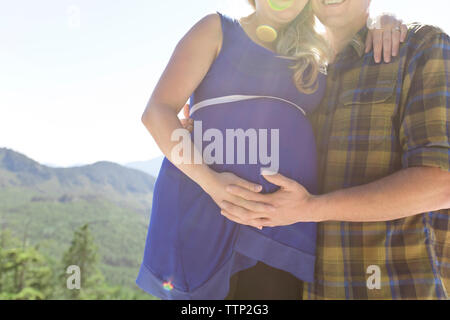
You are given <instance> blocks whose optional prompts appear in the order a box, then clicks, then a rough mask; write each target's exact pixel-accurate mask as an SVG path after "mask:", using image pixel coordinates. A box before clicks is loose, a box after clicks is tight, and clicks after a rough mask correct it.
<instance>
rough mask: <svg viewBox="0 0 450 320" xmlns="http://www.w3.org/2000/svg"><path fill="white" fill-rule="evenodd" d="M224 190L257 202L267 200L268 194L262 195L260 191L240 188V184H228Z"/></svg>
mask: <svg viewBox="0 0 450 320" xmlns="http://www.w3.org/2000/svg"><path fill="white" fill-rule="evenodd" d="M226 191H227V192H229V193H231V194H232V195H234V196H237V197H240V198H242V199H245V200H249V201H259V202H264V201H267V200H269V199H268V197H269V195H268V194H266V195H263V194H261V193H257V192H254V191H250V190H248V189H246V188H242V187H240V186H235V185H230V186H227V187H226Z"/></svg>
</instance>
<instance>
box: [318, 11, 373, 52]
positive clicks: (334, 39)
mask: <svg viewBox="0 0 450 320" xmlns="http://www.w3.org/2000/svg"><path fill="white" fill-rule="evenodd" d="M366 21H367V17H365V18H364V20H361V21H360V22H359V23H354V24H352V25H349V26H346V27H343V28H327V27H326V28H325V29H326V36H327V38H328V41H329V42H330V44H331V48H332V53H333V59H331V60H332V61H333V60H334V58H335V57H336V56H337V55H338V54H339V53H340V52H342V51H343V50H344V49H345V48H346V47H347V46H348V44H349V43H350V41H351V40H352V39H353V37H354V36H355V35H356V34H357V33H358V32H359V30H361V28H363V27H364V26H365V25H366Z"/></svg>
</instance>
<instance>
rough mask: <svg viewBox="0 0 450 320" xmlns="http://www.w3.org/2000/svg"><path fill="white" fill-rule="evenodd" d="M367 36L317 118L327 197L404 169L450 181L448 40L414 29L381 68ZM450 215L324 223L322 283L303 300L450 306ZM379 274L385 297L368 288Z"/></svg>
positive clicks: (361, 36) (345, 60)
mask: <svg viewBox="0 0 450 320" xmlns="http://www.w3.org/2000/svg"><path fill="white" fill-rule="evenodd" d="M366 35H367V28H364V29H362V30H361V31H360V32H359V33H358V34H357V35H356V36H355V37H354V38H353V40H352V42H351V44H350V45H349V46H348V47H347V48H346V49H345V50H344V51H343V52H342V53H341V54H340V55H339V56H338V58H337V59H336V62H335V63H333V64H332V65H330V66H329V68H328V84H327V93H326V95H325V98H324V100H323V102H322V104H321V106H320V107H319V108H318V109H317V111H316V112H315V113H314V114H313V115H312V116H311V121H312V122H313V124H314V127H315V130H316V137H317V145H318V151H319V177H320V184H321V192H322V193H328V192H332V191H334V190H338V189H344V188H349V187H354V186H358V185H363V184H367V183H370V182H373V181H375V180H378V179H380V178H383V177H386V176H388V175H391V174H392V173H394V172H396V171H399V170H401V169H402V168H408V167H415V166H426V167H438V168H441V169H442V170H444V171H447V172H448V171H449V162H450V145H449V132H450V129H449V128H450V125H449V114H450V100H449V95H450V90H449V86H450V83H449V72H450V39H449V37H448V36H447V35H446V34H444V33H443V32H442V31H441V30H439V29H437V28H434V27H430V26H423V25H418V24H416V25H412V26H411V28H410V31H409V35H408V40H407V41H406V42H405V44H403V46H402V48H401V52H400V54H399V56H398V57H396V58H395V59H394V60H393V61H392V62H391V63H389V64H381V65H379V64H375V63H374V61H373V54H372V53H369V54H364V40H365V37H366ZM361 210H364V208H362V209H361ZM449 213H450V212H449V210H443V211H440V212H428V213H423V214H419V215H415V216H412V217H409V218H406V219H401V220H396V221H390V222H380V223H345V222H326V223H320V224H319V230H318V238H317V245H318V249H317V262H316V281H315V283H313V284H309V285H306V286H305V289H304V298H305V299H448V295H449V294H450V233H449V229H450V228H449V227H450V215H449ZM370 266H375V267H371V268H375V269H371V268H369V267H370ZM373 270H376V271H380V272H381V273H380V279H381V288H380V289H376V288H375V289H369V287H368V286H367V282H368V280H370V279H371V278H370V277H371V274H372V273H373V272H374V271H373ZM375 276H376V274H375Z"/></svg>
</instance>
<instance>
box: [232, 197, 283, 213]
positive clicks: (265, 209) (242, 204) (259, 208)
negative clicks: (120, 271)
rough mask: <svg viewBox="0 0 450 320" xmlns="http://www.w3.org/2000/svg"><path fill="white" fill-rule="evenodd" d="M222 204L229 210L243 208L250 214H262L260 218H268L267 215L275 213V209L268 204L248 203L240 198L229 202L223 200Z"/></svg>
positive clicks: (234, 198)
mask: <svg viewBox="0 0 450 320" xmlns="http://www.w3.org/2000/svg"><path fill="white" fill-rule="evenodd" d="M223 202H224V204H226V205H230V206H231V208H235V207H236V208H243V209H246V210H248V211H251V212H257V213H258V214H263V216H260V218H261V217H265V218H267V217H269V213H274V212H276V208H275V207H274V206H272V205H270V204H266V203H262V202H257V201H249V200H246V199H243V198H241V197H233V198H232V199H229V201H226V200H224V201H223Z"/></svg>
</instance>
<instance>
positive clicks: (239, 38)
mask: <svg viewBox="0 0 450 320" xmlns="http://www.w3.org/2000/svg"><path fill="white" fill-rule="evenodd" d="M219 15H220V17H221V21H222V32H223V45H222V49H221V52H220V53H219V56H218V57H217V59H216V60H215V62H214V63H213V65H212V66H211V69H210V70H209V72H208V73H207V75H206V76H205V78H204V80H203V82H202V83H201V84H200V85H199V87H198V88H197V89H196V90H195V92H194V93H193V95H192V97H191V101H190V105H191V118H192V119H194V120H195V121H201V125H202V129H203V130H202V132H203V133H204V132H206V131H207V130H208V129H213V130H216V131H215V132H220V133H222V134H223V137H226V131H227V129H235V130H236V129H243V130H244V131H246V130H256V132H257V133H258V134H260V133H261V132H264V130H266V132H267V139H266V140H264V139H260V143H261V141H266V147H267V150H268V151H269V152H270V151H271V150H272V151H273V150H276V148H272V147H276V146H275V145H273V143H272V140H271V137H273V134H274V132H275V130H278V134H279V151H278V152H279V158H278V160H279V164H278V167H279V170H278V172H280V173H281V174H283V175H285V176H287V177H289V178H291V179H294V180H296V181H298V182H299V183H301V184H302V185H303V186H305V187H306V188H307V189H308V190H309V192H311V193H313V194H314V193H315V192H316V147H315V140H314V135H313V131H312V128H311V125H310V123H309V122H308V120H307V118H306V116H305V113H304V112H306V113H308V112H310V111H311V110H312V109H313V108H314V107H316V106H317V105H318V104H319V102H320V100H321V99H322V97H323V94H324V88H325V80H326V79H325V76H324V75H323V74H320V75H319V79H318V82H319V89H318V90H317V91H316V92H315V93H314V94H310V95H306V94H302V93H300V92H299V91H298V90H297V89H296V87H295V85H294V83H293V80H292V74H293V71H292V69H290V66H291V64H292V61H289V60H287V59H283V58H280V57H278V56H277V55H276V54H275V53H273V52H271V51H270V50H267V49H265V48H264V47H262V46H259V45H258V44H256V43H254V42H253V41H252V40H251V39H250V38H249V37H248V36H247V34H246V33H245V32H244V30H243V29H242V27H241V26H240V24H239V22H238V21H237V20H234V19H231V18H229V17H226V16H224V15H221V14H219ZM220 97H226V98H224V100H223V101H222V103H221V99H218V100H217V98H220ZM211 99H213V100H211ZM214 99H216V100H214ZM205 101H206V103H205ZM208 101H210V103H208ZM211 101H214V103H213V102H211ZM193 111H195V112H193ZM217 130H218V131H217ZM194 135H195V132H193V133H192V134H191V137H192V140H193V141H194ZM263 136H264V135H263ZM275 136H276V134H275ZM259 138H261V135H259ZM204 140H206V139H204ZM274 141H276V140H274ZM227 142H228V140H227ZM210 143H211V142H205V141H202V142H201V144H200V147H202V150H205V148H206V147H207V146H208V145H209V144H210ZM225 144H226V143H225V142H224V145H225ZM197 146H198V147H199V145H197ZM245 148H246V151H249V148H250V138H249V139H248V140H247V141H246V144H245ZM237 149H238V143H235V144H234V155H233V154H232V155H231V156H230V155H229V154H228V156H229V158H230V159H233V157H234V159H233V160H234V161H225V160H224V161H222V162H220V161H217V163H213V164H211V165H210V168H212V169H213V170H215V171H217V172H232V173H234V174H236V175H237V176H239V177H241V178H243V179H246V180H248V181H252V182H255V183H259V184H261V185H262V186H263V191H262V192H263V193H271V192H274V191H277V190H278V187H277V186H274V185H272V184H270V183H269V182H267V180H265V179H264V178H263V177H262V176H261V175H260V169H261V168H267V167H268V166H269V165H268V164H267V159H265V160H264V161H263V160H262V159H260V157H258V159H257V162H256V163H255V162H254V160H253V162H252V161H251V159H250V157H249V155H248V154H247V155H246V156H245V162H244V163H245V164H239V163H242V161H241V162H239V161H238V160H239V159H238V157H237ZM259 149H261V145H259ZM232 150H233V149H230V148H225V147H224V150H223V158H224V159H225V158H226V156H227V155H226V153H227V152H228V153H230V152H231V151H232ZM241 150H242V149H241ZM260 151H261V150H260ZM268 155H269V153H268ZM241 160H242V159H241ZM315 248H316V224H315V223H299V224H295V225H291V226H287V227H277V228H264V229H263V230H262V231H260V230H257V229H255V228H252V227H248V226H243V225H238V224H236V223H234V222H232V221H229V220H228V219H226V218H225V217H223V216H222V215H221V214H220V208H219V207H218V206H217V205H216V204H215V202H214V201H213V200H212V199H211V197H210V196H209V195H208V194H207V193H205V192H204V191H203V190H202V189H201V188H200V186H199V185H197V184H196V183H195V182H194V181H192V180H191V179H190V178H189V177H187V176H186V175H184V174H183V173H182V172H181V171H180V170H178V168H176V167H175V166H174V165H173V164H172V163H171V162H170V161H168V160H167V158H165V159H164V161H163V164H162V167H161V171H160V173H159V176H158V178H157V181H156V184H155V190H154V194H153V205H152V213H151V220H150V225H149V230H148V234H147V240H146V247H145V252H144V257H143V261H142V265H141V268H140V270H139V274H138V277H137V279H136V283H137V285H138V286H139V287H140V288H142V289H143V290H144V291H146V292H148V293H150V294H152V295H154V296H156V297H159V298H162V299H177V300H181V299H194V300H205V299H224V298H225V297H226V296H227V293H228V291H229V280H230V278H231V276H232V275H233V274H234V273H236V272H239V271H241V270H244V269H247V268H250V267H253V266H254V265H255V264H256V263H257V262H258V261H262V262H264V263H266V264H268V265H269V266H272V267H274V268H278V269H281V270H285V271H287V272H290V273H291V274H293V275H294V276H296V277H297V278H299V279H301V280H303V281H307V282H312V281H313V279H314V262H315ZM262 281H264V280H263V279H262Z"/></svg>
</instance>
